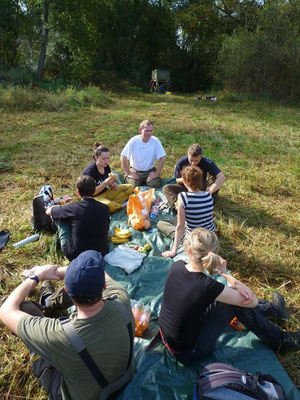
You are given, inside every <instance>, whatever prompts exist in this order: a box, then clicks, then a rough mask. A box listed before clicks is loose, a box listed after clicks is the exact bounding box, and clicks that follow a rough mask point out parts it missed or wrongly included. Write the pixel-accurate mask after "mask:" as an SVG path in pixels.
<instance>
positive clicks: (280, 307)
mask: <svg viewBox="0 0 300 400" xmlns="http://www.w3.org/2000/svg"><path fill="white" fill-rule="evenodd" d="M272 304H273V306H275V308H276V311H277V312H276V314H275V318H279V319H284V320H288V319H289V314H288V313H287V311H286V307H285V301H284V298H283V296H282V295H281V294H280V293H279V292H274V293H273V294H272Z"/></svg>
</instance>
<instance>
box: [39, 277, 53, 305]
mask: <svg viewBox="0 0 300 400" xmlns="http://www.w3.org/2000/svg"><path fill="white" fill-rule="evenodd" d="M54 292H55V286H54V285H53V283H52V282H51V281H44V282H43V283H42V285H41V288H40V298H39V303H40V304H42V305H43V306H45V300H46V298H47V297H48V296H50V295H51V294H52V293H54Z"/></svg>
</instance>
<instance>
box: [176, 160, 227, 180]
mask: <svg viewBox="0 0 300 400" xmlns="http://www.w3.org/2000/svg"><path fill="white" fill-rule="evenodd" d="M189 165H191V164H190V163H189V159H188V156H183V157H181V158H180V159H179V160H178V161H177V163H176V166H175V178H180V177H181V170H182V168H183V167H186V166H189ZM197 167H199V168H200V169H201V170H202V172H203V182H206V179H207V173H209V175H211V176H213V177H215V176H217V175H218V174H219V173H220V172H221V170H220V169H219V168H218V167H217V166H216V164H215V163H214V162H213V161H212V160H210V159H209V158H207V157H204V156H202V158H201V160H200V162H199V164H197Z"/></svg>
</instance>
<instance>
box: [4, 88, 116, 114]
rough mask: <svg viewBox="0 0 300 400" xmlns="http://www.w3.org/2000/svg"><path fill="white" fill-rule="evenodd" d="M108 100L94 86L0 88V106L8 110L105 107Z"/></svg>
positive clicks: (59, 109) (105, 95)
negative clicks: (47, 89) (55, 89)
mask: <svg viewBox="0 0 300 400" xmlns="http://www.w3.org/2000/svg"><path fill="white" fill-rule="evenodd" d="M110 102H111V99H110V97H109V95H108V94H107V93H104V92H103V91H101V90H100V89H99V88H97V87H95V86H88V87H86V88H83V89H76V88H74V87H68V88H66V89H60V90H58V91H56V92H54V91H51V92H49V91H46V90H42V89H36V88H34V89H30V88H24V87H20V86H16V87H14V86H9V87H2V88H0V108H3V109H6V110H9V111H14V110H17V111H32V110H42V111H64V110H70V109H72V108H77V109H79V108H83V107H88V106H94V107H105V106H106V105H108V104H109V103H110Z"/></svg>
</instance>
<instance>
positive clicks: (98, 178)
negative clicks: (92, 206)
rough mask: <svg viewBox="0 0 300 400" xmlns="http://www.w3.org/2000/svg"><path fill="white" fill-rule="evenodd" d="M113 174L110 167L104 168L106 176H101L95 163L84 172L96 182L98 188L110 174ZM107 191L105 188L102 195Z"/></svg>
mask: <svg viewBox="0 0 300 400" xmlns="http://www.w3.org/2000/svg"><path fill="white" fill-rule="evenodd" d="M110 172H111V169H110V166H109V165H107V166H106V167H104V174H100V172H99V171H98V168H97V165H96V163H95V162H92V163H91V164H89V165H88V166H87V167H86V168H85V170H84V171H83V175H89V176H91V177H92V178H94V179H95V181H96V186H98V185H101V183H103V182H104V181H105V179H107V178H108V174H109V173H110ZM106 190H107V189H106V188H104V190H102V192H101V193H103V192H105V191H106Z"/></svg>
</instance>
